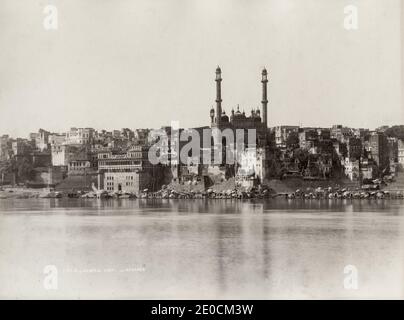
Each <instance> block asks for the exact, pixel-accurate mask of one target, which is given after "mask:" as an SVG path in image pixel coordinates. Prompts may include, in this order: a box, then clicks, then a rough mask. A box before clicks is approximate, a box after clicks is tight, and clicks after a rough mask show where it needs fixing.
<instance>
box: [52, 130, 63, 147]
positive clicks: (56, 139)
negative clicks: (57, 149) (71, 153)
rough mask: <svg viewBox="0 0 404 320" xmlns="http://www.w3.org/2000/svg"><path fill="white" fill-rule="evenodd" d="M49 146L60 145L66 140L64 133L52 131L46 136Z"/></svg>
mask: <svg viewBox="0 0 404 320" xmlns="http://www.w3.org/2000/svg"><path fill="white" fill-rule="evenodd" d="M48 141H49V144H50V145H51V148H52V147H53V146H60V145H62V144H65V142H66V134H59V133H52V134H50V135H49V138H48Z"/></svg>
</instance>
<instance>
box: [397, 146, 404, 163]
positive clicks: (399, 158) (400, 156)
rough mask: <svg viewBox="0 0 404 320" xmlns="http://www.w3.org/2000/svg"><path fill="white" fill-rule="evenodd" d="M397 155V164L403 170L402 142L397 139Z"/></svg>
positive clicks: (403, 151) (403, 153) (403, 147)
mask: <svg viewBox="0 0 404 320" xmlns="http://www.w3.org/2000/svg"><path fill="white" fill-rule="evenodd" d="M397 149H398V150H397V153H398V164H399V166H400V167H401V168H402V169H404V141H403V140H401V139H399V140H398V145H397Z"/></svg>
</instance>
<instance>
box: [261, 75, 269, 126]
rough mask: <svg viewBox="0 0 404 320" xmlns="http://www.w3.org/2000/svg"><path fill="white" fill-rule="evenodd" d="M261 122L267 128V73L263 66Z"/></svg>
mask: <svg viewBox="0 0 404 320" xmlns="http://www.w3.org/2000/svg"><path fill="white" fill-rule="evenodd" d="M261 82H262V101H261V103H262V122H263V123H264V125H265V128H268V118H267V106H268V97H267V83H268V73H267V69H265V68H264V70H262V80H261Z"/></svg>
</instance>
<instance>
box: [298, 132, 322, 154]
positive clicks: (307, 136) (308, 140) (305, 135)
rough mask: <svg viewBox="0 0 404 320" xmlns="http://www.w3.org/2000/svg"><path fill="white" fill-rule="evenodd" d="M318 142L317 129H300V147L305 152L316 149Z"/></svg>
mask: <svg viewBox="0 0 404 320" xmlns="http://www.w3.org/2000/svg"><path fill="white" fill-rule="evenodd" d="M317 142H318V132H317V129H315V128H300V129H299V147H300V148H301V149H304V150H309V149H311V148H314V147H315V146H316V144H317Z"/></svg>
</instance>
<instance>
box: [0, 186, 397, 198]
mask: <svg viewBox="0 0 404 320" xmlns="http://www.w3.org/2000/svg"><path fill="white" fill-rule="evenodd" d="M7 198H16V199H27V198H86V199H136V198H140V199H270V198H285V199H291V200H292V199H313V200H315V199H317V200H320V199H403V198H404V191H402V190H391V191H389V190H378V189H377V190H372V189H371V190H365V189H361V188H337V187H328V188H322V187H317V188H306V189H305V190H301V189H297V190H295V191H293V192H281V193H278V192H276V191H275V190H273V189H271V188H269V187H265V186H260V187H258V188H249V189H239V188H233V189H227V190H217V189H215V188H209V189H207V190H206V191H203V190H189V191H185V190H176V189H174V188H171V187H169V186H163V188H162V189H161V190H159V191H157V192H150V191H149V190H147V189H145V190H143V191H142V192H141V193H140V194H134V193H127V192H106V191H103V190H100V191H97V192H95V191H90V192H83V191H72V192H67V193H61V192H57V191H52V190H49V189H28V188H11V187H9V188H0V199H7Z"/></svg>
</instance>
